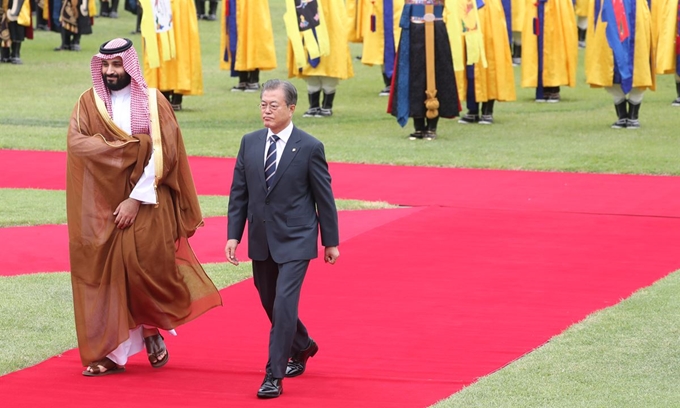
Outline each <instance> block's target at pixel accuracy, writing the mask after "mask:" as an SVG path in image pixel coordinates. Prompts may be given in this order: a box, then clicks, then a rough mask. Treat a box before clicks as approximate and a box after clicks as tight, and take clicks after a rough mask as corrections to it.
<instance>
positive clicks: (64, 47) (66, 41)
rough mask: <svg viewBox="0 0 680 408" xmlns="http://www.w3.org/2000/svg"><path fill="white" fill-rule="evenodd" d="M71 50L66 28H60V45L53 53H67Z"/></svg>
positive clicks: (69, 35)
mask: <svg viewBox="0 0 680 408" xmlns="http://www.w3.org/2000/svg"><path fill="white" fill-rule="evenodd" d="M70 49H71V33H70V32H69V31H66V28H64V27H61V45H60V46H59V47H57V48H55V49H54V50H55V51H67V50H70Z"/></svg>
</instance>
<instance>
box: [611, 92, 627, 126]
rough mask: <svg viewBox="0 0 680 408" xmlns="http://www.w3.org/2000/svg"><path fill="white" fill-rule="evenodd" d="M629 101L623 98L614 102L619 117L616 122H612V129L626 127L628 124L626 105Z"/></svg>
mask: <svg viewBox="0 0 680 408" xmlns="http://www.w3.org/2000/svg"><path fill="white" fill-rule="evenodd" d="M627 104H628V101H626V99H622V100H621V102H618V103H615V104H614V109H616V117H617V118H619V120H617V121H616V122H614V123H613V124H612V129H625V128H626V126H627V125H628V111H627V110H626V106H627Z"/></svg>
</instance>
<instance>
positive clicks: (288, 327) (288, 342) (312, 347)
mask: <svg viewBox="0 0 680 408" xmlns="http://www.w3.org/2000/svg"><path fill="white" fill-rule="evenodd" d="M260 99H261V102H260V111H261V114H262V120H263V122H264V126H265V129H262V130H258V131H255V132H252V133H249V134H247V135H245V136H243V139H241V147H240V149H239V152H238V157H237V158H236V166H235V167H234V179H233V182H232V185H231V193H230V195H229V212H228V217H229V220H228V227H227V230H228V231H227V246H226V248H225V252H226V255H227V260H228V261H229V262H230V263H232V264H234V265H238V260H237V259H236V247H237V246H238V244H239V242H240V240H241V237H242V236H243V230H244V228H245V224H246V220H248V257H250V259H252V261H253V279H254V282H255V287H256V288H257V291H258V293H259V295H260V300H261V302H262V306H263V307H264V310H265V311H266V312H267V316H268V317H269V320H270V321H271V322H272V327H271V331H270V333H269V361H267V366H266V374H265V378H264V381H263V382H262V385H261V387H260V389H259V390H258V392H257V396H258V397H260V398H276V397H278V396H279V395H281V393H282V392H283V388H282V380H283V378H284V377H296V376H298V375H300V374H302V373H303V372H304V371H305V368H306V364H307V360H308V359H309V357H312V356H314V355H315V354H316V352H317V351H318V350H319V347H318V346H317V344H316V343H315V342H314V340H312V338H311V337H309V334H308V333H307V329H306V328H305V326H304V325H303V324H302V322H301V321H300V319H299V318H298V304H299V300H300V290H301V288H302V281H303V280H304V277H305V274H306V272H307V267H308V266H309V261H310V260H311V259H313V258H316V257H317V253H318V248H317V239H318V235H319V227H320V228H321V244H322V245H323V246H324V247H325V250H324V260H325V261H326V262H328V263H330V264H334V263H335V261H336V259H337V258H338V256H340V252H339V251H338V243H339V234H338V213H337V210H336V208H335V199H334V197H333V190H332V189H331V176H330V174H329V172H328V164H327V163H326V157H325V154H324V147H323V144H322V143H321V142H320V141H319V140H317V139H315V138H314V137H312V136H310V135H309V134H307V133H305V132H303V131H302V130H300V129H298V128H296V127H295V126H293V122H292V117H293V112H295V104H296V103H297V90H296V89H295V87H294V86H293V84H291V83H290V82H287V81H280V80H277V79H272V80H269V81H267V82H266V83H265V84H264V85H263V87H262V92H261V98H260Z"/></svg>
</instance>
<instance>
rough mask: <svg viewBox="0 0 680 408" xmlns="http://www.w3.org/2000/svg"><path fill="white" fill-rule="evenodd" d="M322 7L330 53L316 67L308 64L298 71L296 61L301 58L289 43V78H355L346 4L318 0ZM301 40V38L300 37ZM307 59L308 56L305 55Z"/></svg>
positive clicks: (335, 0)
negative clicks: (348, 41)
mask: <svg viewBox="0 0 680 408" xmlns="http://www.w3.org/2000/svg"><path fill="white" fill-rule="evenodd" d="M316 1H318V2H319V4H320V5H321V6H322V9H323V16H322V21H323V23H324V24H323V25H325V27H326V28H325V31H326V32H327V33H328V40H329V42H328V45H329V53H328V54H327V55H322V56H321V61H320V62H319V65H318V66H316V67H312V66H311V65H310V64H309V63H306V64H305V65H304V66H303V67H302V70H300V69H298V68H299V67H298V65H297V64H296V59H297V58H298V57H299V56H298V55H295V53H294V52H293V45H292V43H291V40H290V38H289V41H288V56H287V60H288V77H289V78H291V77H297V78H304V77H308V76H326V77H331V78H338V79H348V78H351V77H353V76H354V68H353V67H352V59H351V58H350V53H349V45H348V43H347V37H348V29H349V27H348V25H347V18H346V17H345V16H346V15H347V11H346V9H345V4H344V2H342V1H337V0H316ZM300 38H301V37H300ZM303 57H304V58H305V59H306V56H304V55H303Z"/></svg>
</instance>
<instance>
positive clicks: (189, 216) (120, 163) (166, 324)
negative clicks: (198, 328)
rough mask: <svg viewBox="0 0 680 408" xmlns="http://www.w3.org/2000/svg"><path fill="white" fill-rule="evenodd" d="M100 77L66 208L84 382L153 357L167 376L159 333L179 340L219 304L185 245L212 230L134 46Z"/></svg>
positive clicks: (73, 128)
mask: <svg viewBox="0 0 680 408" xmlns="http://www.w3.org/2000/svg"><path fill="white" fill-rule="evenodd" d="M91 67H92V80H93V83H94V86H93V88H91V89H89V90H87V91H85V92H84V93H83V94H82V95H81V96H80V99H79V100H78V103H77V104H76V106H75V108H74V110H73V114H72V115H71V122H70V126H69V131H68V159H67V184H66V200H67V213H68V232H69V249H70V259H71V281H72V285H73V303H74V308H75V319H76V331H77V334H78V347H79V349H80V358H81V360H82V362H83V365H84V366H87V369H86V370H85V371H83V375H86V376H101V375H107V374H112V373H119V372H122V371H124V370H125V364H126V362H127V358H128V356H130V355H132V354H134V353H137V352H139V351H141V350H142V349H143V348H144V347H146V351H147V354H148V357H149V362H150V363H151V365H152V366H153V367H161V366H163V365H165V364H166V363H167V361H168V358H169V354H168V351H167V349H166V347H165V344H164V342H163V337H162V336H161V335H160V333H159V331H158V329H163V330H167V331H170V333H171V334H174V329H175V328H176V327H177V326H179V325H181V324H183V323H186V322H188V321H190V320H192V319H194V318H196V317H198V316H199V315H201V314H202V313H204V312H206V311H207V310H209V309H211V308H213V307H215V306H219V305H221V304H222V299H221V298H220V295H219V292H218V291H217V289H216V288H215V286H214V285H213V283H212V281H211V280H210V278H208V276H207V275H206V273H205V271H204V270H203V268H202V267H201V265H200V264H199V262H198V260H197V259H196V257H195V255H194V253H193V251H192V249H191V247H190V246H189V243H188V238H189V237H191V236H192V235H193V234H194V232H195V231H196V229H197V228H198V227H200V226H202V225H203V219H202V216H201V210H200V207H199V204H198V197H197V195H196V189H195V187H194V182H193V179H192V176H191V171H190V169H189V163H188V161H187V156H186V152H185V149H184V142H183V140H182V134H181V132H180V129H179V125H178V124H177V120H176V119H175V116H174V113H173V111H172V107H171V106H170V104H169V103H168V101H167V100H166V99H165V98H164V97H163V95H162V94H161V93H160V92H158V91H157V90H155V89H149V88H147V85H146V82H145V81H144V78H143V76H142V74H141V69H140V66H139V61H138V58H137V54H136V52H135V49H134V48H133V47H132V42H131V41H130V40H128V39H122V38H117V39H114V40H111V41H109V42H107V43H105V44H103V45H102V46H101V47H100V49H99V54H97V55H95V56H94V57H93V58H92V62H91Z"/></svg>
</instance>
